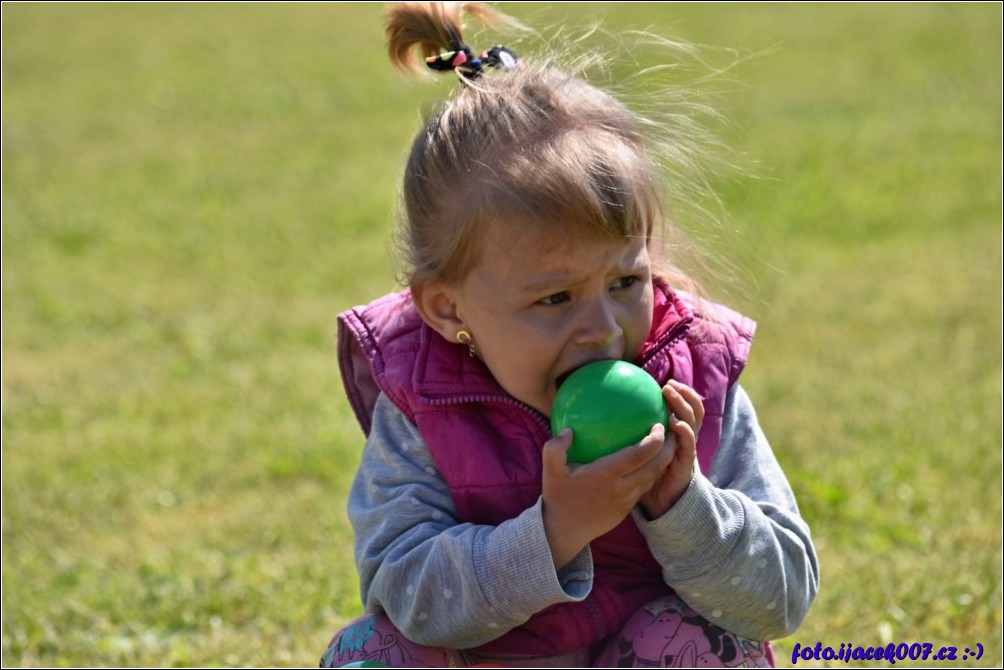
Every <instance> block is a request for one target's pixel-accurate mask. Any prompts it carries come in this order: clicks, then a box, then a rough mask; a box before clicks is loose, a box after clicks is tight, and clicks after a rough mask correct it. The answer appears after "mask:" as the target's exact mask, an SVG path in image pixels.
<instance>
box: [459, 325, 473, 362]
mask: <svg viewBox="0 0 1004 670" xmlns="http://www.w3.org/2000/svg"><path fill="white" fill-rule="evenodd" d="M457 342H459V343H460V344H464V345H466V346H467V353H468V354H470V357H471V358H474V340H473V338H471V334H470V333H468V332H467V331H466V330H458V331H457Z"/></svg>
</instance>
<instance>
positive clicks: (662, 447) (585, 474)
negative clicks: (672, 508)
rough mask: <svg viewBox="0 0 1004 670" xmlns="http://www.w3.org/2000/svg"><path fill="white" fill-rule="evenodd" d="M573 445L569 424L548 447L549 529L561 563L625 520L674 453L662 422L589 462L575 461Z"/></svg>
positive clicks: (546, 496) (545, 494) (545, 457)
mask: <svg viewBox="0 0 1004 670" xmlns="http://www.w3.org/2000/svg"><path fill="white" fill-rule="evenodd" d="M571 445H572V431H571V430H569V429H566V430H564V431H562V432H561V433H560V434H559V435H558V436H557V437H554V438H552V439H550V440H548V441H547V442H546V443H545V444H544V452H543V461H544V472H543V498H544V507H543V514H544V532H545V534H546V535H547V542H548V544H549V545H550V547H551V556H552V558H553V559H554V566H555V568H556V569H561V568H562V567H564V566H565V565H566V564H567V563H568V562H569V561H571V560H572V559H573V558H575V556H576V555H577V554H578V553H579V552H580V551H582V549H583V548H584V547H585V546H586V545H587V544H589V543H590V542H591V541H592V540H594V539H595V538H597V537H599V536H600V535H603V534H604V533H607V532H608V531H610V530H613V528H615V527H616V526H617V525H618V524H619V523H620V522H621V521H623V520H624V518H625V517H627V515H628V514H630V512H631V510H632V509H633V508H634V507H635V505H637V504H638V501H639V499H640V498H641V497H642V496H643V495H645V494H646V492H647V491H650V490H651V489H652V488H653V486H655V485H656V484H657V482H658V481H660V479H662V478H663V476H664V473H665V472H666V466H667V465H669V462H670V460H671V459H672V456H673V452H672V449H671V448H669V447H668V446H667V445H666V433H665V428H663V426H662V425H660V424H656V425H655V426H653V427H652V430H651V431H650V432H649V434H648V435H647V436H646V437H645V438H644V439H642V441H641V442H639V443H638V444H636V445H633V446H630V447H625V448H623V449H621V450H620V451H617V452H615V453H613V454H610V455H608V456H604V457H603V458H599V459H597V460H595V461H593V462H592V463H587V464H584V465H574V464H573V465H569V463H568V458H567V453H568V448H569V447H570V446H571Z"/></svg>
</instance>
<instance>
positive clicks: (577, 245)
mask: <svg viewBox="0 0 1004 670" xmlns="http://www.w3.org/2000/svg"><path fill="white" fill-rule="evenodd" d="M484 244H485V246H484V247H482V248H483V249H484V250H485V251H484V253H483V254H482V257H481V259H480V261H479V263H478V264H477V265H476V266H475V267H474V269H472V270H471V272H470V274H469V275H468V276H467V277H466V279H465V280H464V281H463V282H462V283H461V285H460V286H458V287H457V290H456V293H455V294H454V295H455V297H456V305H457V313H458V315H459V317H460V318H461V319H463V321H464V322H465V323H466V325H467V330H469V331H470V332H471V334H472V335H473V338H474V343H475V346H476V348H477V352H478V356H479V357H480V358H481V359H482V360H483V361H484V363H485V365H487V366H488V369H489V370H491V372H492V374H493V375H494V376H495V378H496V379H497V380H498V382H499V383H500V384H501V385H502V387H503V388H504V389H505V390H506V391H508V392H509V394H510V395H512V396H513V397H515V398H516V399H518V400H520V401H522V402H524V403H526V404H528V405H530V406H531V407H534V408H536V409H537V410H539V411H540V412H542V413H543V414H544V415H545V416H549V415H550V413H551V403H552V401H553V400H554V396H555V393H556V392H557V388H558V385H559V383H560V382H561V381H562V380H563V379H564V378H565V377H566V376H567V375H568V374H569V373H570V372H572V371H574V370H575V369H577V368H579V367H581V366H582V365H584V364H586V363H589V362H592V361H595V360H600V359H623V360H633V359H634V358H635V357H636V356H637V355H638V353H639V352H640V351H641V347H642V345H643V343H644V341H645V337H646V335H647V334H648V332H649V329H650V328H651V325H652V303H653V296H652V271H651V267H650V260H649V254H648V246H647V244H646V240H645V239H644V238H641V237H639V238H629V239H616V238H607V237H597V236H589V235H577V236H572V235H570V233H569V232H568V229H565V230H559V231H557V232H555V231H541V230H540V229H539V227H531V226H529V225H521V224H519V223H506V224H504V225H502V224H499V225H493V226H490V227H489V231H488V234H487V235H486V238H485V239H484Z"/></svg>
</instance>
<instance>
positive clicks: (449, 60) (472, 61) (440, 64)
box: [425, 44, 523, 79]
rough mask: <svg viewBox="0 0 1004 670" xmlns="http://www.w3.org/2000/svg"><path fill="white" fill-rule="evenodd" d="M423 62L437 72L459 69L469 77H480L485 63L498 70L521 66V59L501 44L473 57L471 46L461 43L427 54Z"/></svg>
mask: <svg viewBox="0 0 1004 670" xmlns="http://www.w3.org/2000/svg"><path fill="white" fill-rule="evenodd" d="M425 64H426V65H427V66H428V67H429V68H431V69H433V70H436V71H438V72H444V71H446V70H456V69H460V71H461V72H462V73H463V74H464V75H466V76H468V77H470V78H471V79H477V78H478V77H480V76H481V73H482V72H483V71H484V66H486V65H487V66H488V67H493V68H496V69H499V70H519V69H522V68H523V61H521V60H520V59H519V58H518V57H517V56H516V54H515V53H513V52H512V50H511V49H508V48H507V47H504V46H501V45H499V46H494V47H492V48H491V49H489V50H488V51H483V52H481V55H480V56H479V57H477V58H475V57H474V54H473V53H472V52H471V48H470V47H469V46H467V45H466V44H462V45H461V46H460V48H459V49H454V50H453V51H446V52H443V53H441V54H439V55H438V56H429V57H428V58H426V59H425Z"/></svg>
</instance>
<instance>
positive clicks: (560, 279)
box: [520, 272, 576, 293]
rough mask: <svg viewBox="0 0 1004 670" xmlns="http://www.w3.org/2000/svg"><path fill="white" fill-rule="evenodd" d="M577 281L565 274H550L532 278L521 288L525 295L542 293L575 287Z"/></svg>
mask: <svg viewBox="0 0 1004 670" xmlns="http://www.w3.org/2000/svg"><path fill="white" fill-rule="evenodd" d="M575 283H576V282H575V280H574V279H573V278H572V277H571V276H570V275H568V274H567V273H564V272H549V273H546V274H543V275H539V276H536V277H533V278H531V279H530V280H529V281H527V283H525V284H523V285H522V286H521V287H520V290H522V291H523V292H524V293H540V292H542V291H547V290H550V289H554V288H564V287H568V286H572V285H574V284H575Z"/></svg>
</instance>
